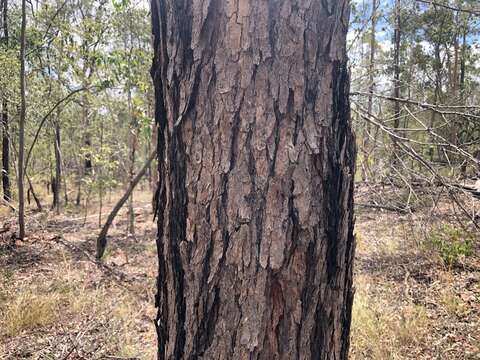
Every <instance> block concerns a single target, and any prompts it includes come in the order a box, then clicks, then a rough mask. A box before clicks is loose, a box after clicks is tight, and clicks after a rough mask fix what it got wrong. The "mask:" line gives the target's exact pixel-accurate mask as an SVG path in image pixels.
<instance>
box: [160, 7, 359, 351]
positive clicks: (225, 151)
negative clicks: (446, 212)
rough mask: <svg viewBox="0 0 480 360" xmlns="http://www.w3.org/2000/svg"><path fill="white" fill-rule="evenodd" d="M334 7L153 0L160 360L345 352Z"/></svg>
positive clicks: (348, 279) (345, 189)
mask: <svg viewBox="0 0 480 360" xmlns="http://www.w3.org/2000/svg"><path fill="white" fill-rule="evenodd" d="M348 12H349V6H348V1H346V0H324V1H310V0H295V1H294V0H283V1H257V0H236V1H221V0H211V1H200V0H189V1H187V0H152V15H153V33H154V49H155V59H154V64H153V66H152V75H153V79H154V85H155V93H156V100H157V102H156V114H155V116H156V119H157V122H158V125H159V141H158V159H159V173H160V185H159V189H158V194H157V199H158V206H157V217H158V236H157V250H158V257H159V276H158V293H157V298H156V304H157V306H158V315H157V319H156V327H157V333H158V357H159V359H197V358H203V359H339V360H342V359H347V357H348V345H349V331H350V318H351V307H352V299H353V291H352V262H353V253H354V237H353V196H352V194H353V176H354V165H355V164H354V159H355V149H354V147H355V145H354V138H353V135H352V132H351V123H350V107H349V101H348V93H349V74H348V70H347V63H346V54H345V41H346V34H347V26H348Z"/></svg>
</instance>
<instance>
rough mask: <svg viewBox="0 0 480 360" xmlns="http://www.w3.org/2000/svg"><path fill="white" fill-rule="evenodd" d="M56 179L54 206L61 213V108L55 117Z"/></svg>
mask: <svg viewBox="0 0 480 360" xmlns="http://www.w3.org/2000/svg"><path fill="white" fill-rule="evenodd" d="M54 148H55V151H54V152H55V179H54V181H53V188H52V190H53V204H52V208H53V209H55V211H56V213H57V214H59V213H60V190H61V188H62V153H61V137H60V110H58V111H57V119H55V140H54Z"/></svg>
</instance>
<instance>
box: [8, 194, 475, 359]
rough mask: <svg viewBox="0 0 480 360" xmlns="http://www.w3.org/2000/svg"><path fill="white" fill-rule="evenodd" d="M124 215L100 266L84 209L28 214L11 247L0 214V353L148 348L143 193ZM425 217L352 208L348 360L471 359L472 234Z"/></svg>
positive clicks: (83, 354) (148, 248) (64, 355)
mask: <svg viewBox="0 0 480 360" xmlns="http://www.w3.org/2000/svg"><path fill="white" fill-rule="evenodd" d="M112 204H113V203H112V202H109V203H107V204H105V206H104V208H105V209H109V208H110V207H111V206H112ZM135 213H136V236H135V237H133V236H131V235H129V236H127V235H125V234H126V233H127V232H126V228H127V216H126V212H125V211H122V213H121V214H120V215H119V217H118V219H117V221H116V222H115V226H114V227H113V228H112V229H111V231H110V238H109V244H108V248H107V253H106V257H105V262H104V265H102V266H99V265H98V264H97V263H96V262H95V259H94V248H95V239H96V235H97V234H98V231H99V228H98V215H97V214H95V211H94V208H93V207H92V210H91V212H90V213H88V214H87V217H86V218H85V217H84V216H82V215H79V213H78V209H75V208H71V209H70V208H69V209H66V210H65V211H64V214H62V215H55V214H54V213H52V212H43V213H29V216H28V229H29V237H28V238H27V239H26V241H25V242H19V243H18V245H17V247H16V248H12V247H10V246H9V238H8V237H9V232H8V231H6V229H7V228H8V227H9V224H10V226H13V225H12V224H13V222H14V220H13V219H11V218H10V219H9V217H8V216H7V215H6V213H2V214H0V216H1V217H0V219H3V220H1V221H0V232H2V231H3V233H0V359H154V358H155V346H156V337H155V329H154V326H153V319H154V317H155V309H154V306H153V304H154V291H155V277H156V272H157V260H156V250H155V240H154V239H155V231H156V230H155V224H154V222H153V221H152V212H151V206H150V193H149V192H147V191H145V192H142V193H139V194H137V195H136V201H135ZM426 216H428V214H427V213H426V212H418V213H416V214H414V215H412V214H410V215H405V216H401V215H398V214H396V213H392V212H384V211H379V210H368V211H366V210H362V209H360V210H359V211H357V222H356V233H357V255H356V264H355V266H356V271H355V287H356V296H355V304H354V310H353V311H354V314H353V324H352V325H353V328H352V345H351V358H352V359H355V360H357V359H378V360H386V359H480V348H479V347H480V259H479V256H478V255H479V251H478V250H479V247H478V245H479V244H478V242H474V243H473V245H471V244H470V243H468V244H469V245H468V246H473V247H472V248H471V249H470V248H468V249H466V250H465V249H464V248H463V247H454V248H453V250H452V248H450V247H445V243H444V242H442V241H443V240H441V239H444V237H443V235H445V233H448V234H449V237H450V238H451V239H450V240H452V239H453V240H452V241H463V240H462V239H461V238H462V237H463V236H464V233H463V232H462V231H460V230H457V228H455V227H454V225H446V223H447V222H449V221H450V219H451V216H450V214H449V210H448V209H445V212H444V217H440V218H437V219H436V220H435V222H433V223H432V222H429V223H428V225H425V224H426V222H425V221H424V218H425V217H426ZM2 229H3V230H2ZM461 244H463V243H461ZM467 250H468V251H467ZM470 250H471V251H470ZM452 260H454V261H452Z"/></svg>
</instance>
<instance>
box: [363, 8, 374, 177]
mask: <svg viewBox="0 0 480 360" xmlns="http://www.w3.org/2000/svg"><path fill="white" fill-rule="evenodd" d="M376 25H377V0H372V27H371V29H370V31H371V32H370V59H369V64H368V92H369V96H368V104H367V111H368V113H369V114H372V111H373V92H374V90H375V46H376V45H375V43H376V39H375V36H376V34H375V31H376ZM370 136H371V134H370V123H369V122H368V121H367V122H365V130H364V133H363V145H362V147H363V154H364V159H363V162H364V166H362V180H364V181H365V180H367V177H368V175H369V174H368V173H369V169H370V164H369V163H370V140H369V138H370Z"/></svg>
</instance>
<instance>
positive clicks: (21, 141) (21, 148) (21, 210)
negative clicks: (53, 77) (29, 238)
mask: <svg viewBox="0 0 480 360" xmlns="http://www.w3.org/2000/svg"><path fill="white" fill-rule="evenodd" d="M26 27H27V7H26V0H22V27H21V32H20V97H21V104H20V121H19V126H18V161H17V165H18V228H19V231H18V237H19V239H20V240H23V239H24V238H25V194H24V157H25V119H26V113H27V101H26V98H25V90H26V89H25V87H26V83H25V46H26V44H25V31H26Z"/></svg>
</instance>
